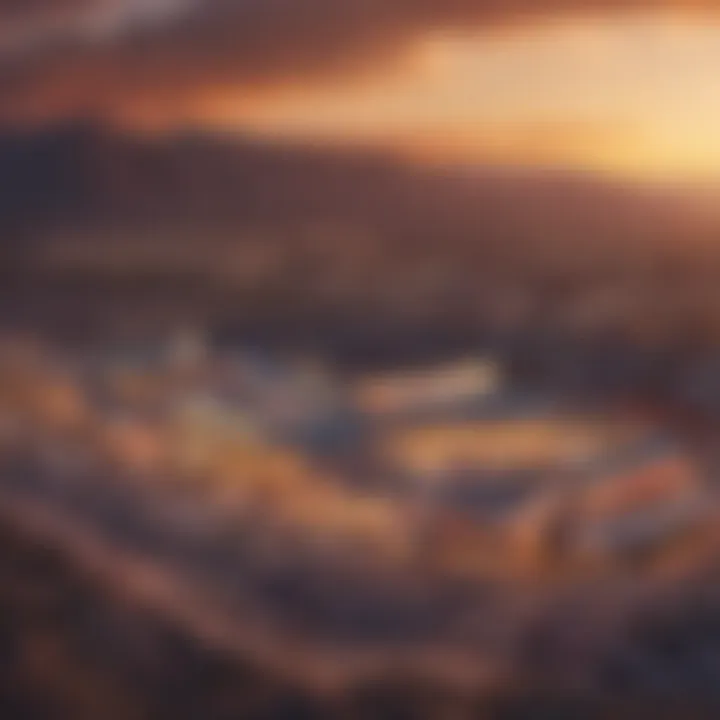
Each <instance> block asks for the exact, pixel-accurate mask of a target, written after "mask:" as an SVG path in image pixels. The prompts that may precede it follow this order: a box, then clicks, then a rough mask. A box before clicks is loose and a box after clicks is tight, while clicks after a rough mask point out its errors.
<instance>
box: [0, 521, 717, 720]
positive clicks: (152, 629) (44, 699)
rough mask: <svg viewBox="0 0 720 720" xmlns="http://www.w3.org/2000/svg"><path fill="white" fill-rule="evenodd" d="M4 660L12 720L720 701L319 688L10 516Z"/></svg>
mask: <svg viewBox="0 0 720 720" xmlns="http://www.w3.org/2000/svg"><path fill="white" fill-rule="evenodd" d="M695 615H696V617H695V619H694V620H697V614H695ZM700 619H701V621H704V622H705V623H707V627H706V629H705V631H702V630H701V629H700V628H697V627H696V628H695V629H694V632H693V629H692V628H690V627H688V628H686V630H687V632H686V633H685V634H684V636H683V635H682V630H683V628H685V625H686V624H688V623H681V627H680V634H679V631H678V628H677V627H676V626H677V625H678V623H677V621H673V622H669V623H668V627H667V628H665V629H664V631H663V632H659V631H657V628H656V629H655V630H656V631H657V632H659V634H658V638H657V641H656V642H655V643H652V642H651V643H650V644H651V645H654V646H657V648H662V647H663V645H668V643H669V644H670V645H673V643H674V646H675V651H677V652H679V650H678V648H680V649H682V648H681V647H680V646H681V645H682V644H683V639H682V638H683V637H684V638H685V642H686V644H687V641H688V640H690V641H692V640H693V638H694V639H695V641H696V643H697V641H698V639H699V636H700V635H702V636H703V639H702V641H700V643H699V645H698V648H696V649H698V650H701V649H702V648H701V647H700V646H703V645H707V643H708V641H709V640H711V639H712V629H713V628H712V626H713V624H716V623H713V622H712V619H711V618H708V617H707V615H705V617H704V618H703V617H700ZM694 620H693V621H690V623H689V624H690V625H693V624H694V625H697V622H695V621H694ZM670 626H672V627H670ZM665 641H667V642H665ZM686 649H687V648H686ZM670 652H673V650H672V649H671V650H670ZM0 662H1V663H2V668H3V671H2V673H1V674H0V717H2V718H3V719H7V720H15V719H18V720H20V719H21V718H22V719H27V720H56V719H57V720H66V719H68V720H84V719H86V718H87V719H88V720H95V719H96V718H97V719H100V718H101V719H102V720H115V719H117V720H126V719H130V718H133V719H134V718H152V719H153V720H155V719H157V720H161V719H163V718H176V719H180V718H187V719H188V720H189V719H202V720H215V719H220V718H228V719H229V718H288V719H290V718H292V719H293V720H294V719H296V718H298V719H299V718H335V717H339V718H466V717H478V718H485V717H487V718H577V717H583V718H584V717H593V718H594V717H603V718H604V717H612V718H617V717H654V718H656V717H667V718H674V717H678V718H680V717H683V718H685V717H708V718H710V717H717V716H718V715H717V712H719V711H720V704H717V703H715V702H710V701H708V700H707V699H705V700H703V701H701V700H699V699H698V698H699V697H702V696H703V695H705V693H701V694H699V695H695V694H694V693H692V694H690V693H688V692H686V691H685V692H682V693H674V692H672V690H671V689H670V687H669V686H668V687H667V688H665V689H660V688H656V689H655V690H654V691H653V692H650V693H648V692H647V691H645V692H636V691H635V689H634V688H632V687H630V688H625V689H624V690H623V691H622V693H620V692H610V693H606V694H603V695H597V696H592V697H572V698H568V697H556V696H554V695H550V694H547V693H535V694H533V693H528V692H527V691H522V692H521V691H519V690H517V691H507V693H505V694H504V696H503V697H500V696H496V697H491V698H488V697H472V694H465V693H464V694H463V696H462V697H458V696H457V695H456V694H454V693H452V692H450V691H448V690H446V689H443V688H442V687H437V688H432V687H430V686H429V685H428V683H427V682H425V681H424V682H423V683H419V682H413V680H412V679H401V678H383V680H382V681H379V682H377V683H364V684H363V685H362V686H361V687H357V688H353V689H350V690H345V691H343V692H342V693H341V694H337V693H328V692H323V691H321V690H314V691H313V690H310V689H307V688H303V687H300V686H299V685H298V684H296V683H295V682H294V681H292V680H287V679H285V678H283V677H280V676H278V675H276V674H274V673H273V672H272V671H267V670H264V669H263V668H262V667H260V663H256V662H254V661H253V660H252V659H251V658H241V657H235V656H233V655H230V654H228V653H225V652H222V651H218V650H215V649H213V648H211V647H208V646H207V645H206V644H204V643H203V641H202V640H200V639H198V638H197V637H194V636H193V634H192V633H191V632H189V631H188V630H187V628H180V627H177V626H176V625H175V624H174V623H173V622H172V621H170V620H168V619H167V618H164V617H159V616H158V615H157V614H156V613H154V612H152V611H150V610H148V609H147V608H144V607H141V606H136V605H135V604H133V603H131V602H128V601H126V600H120V599H119V598H118V597H117V596H116V594H115V593H113V592H112V591H111V590H109V589H108V588H107V587H105V584H104V582H103V581H102V580H101V579H100V578H99V577H94V576H92V575H90V574H88V573H87V572H85V571H83V570H80V569H78V568H77V567H76V566H75V565H74V563H73V562H71V561H70V560H69V559H68V558H67V557H64V556H63V553H61V552H60V551H58V550H54V549H52V548H50V547H47V546H45V545H44V544H43V543H42V542H41V541H39V540H38V538H37V537H33V536H32V535H29V534H27V533H25V532H24V531H23V530H21V529H20V528H18V527H15V526H13V527H11V526H10V524H8V523H5V524H3V525H2V526H0Z"/></svg>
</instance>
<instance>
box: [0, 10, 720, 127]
mask: <svg viewBox="0 0 720 720" xmlns="http://www.w3.org/2000/svg"><path fill="white" fill-rule="evenodd" d="M637 8H645V9H658V8H667V9H704V10H713V9H720V1H718V0H685V1H683V0H654V1H653V0H548V1H546V2H543V1H542V0H0V48H5V52H4V53H3V54H2V55H0V119H2V120H4V121H6V122H7V121H11V122H12V121H17V122H25V121H42V120H45V119H53V118H63V117H77V116H89V117H100V118H118V117H119V118H124V119H133V118H142V117H153V116H154V115H160V116H162V115H163V114H167V115H172V114H173V113H176V112H177V111H178V110H180V109H182V107H183V106H184V105H186V104H192V103H195V102H197V101H198V100H199V99H201V98H202V97H203V96H205V95H207V94H211V93H213V92H218V91H221V90H223V89H225V88H228V87H233V88H247V89H248V90H249V91H250V90H252V89H253V88H257V87H264V86H267V85H275V84H280V83H292V82H297V81H298V80H302V79H304V78H306V77H307V76H310V75H317V74H323V73H324V74H328V73H341V72H346V71H348V70H351V69H353V68H357V67H359V66H363V65H365V64H367V63H368V62H373V61H374V62H378V60H380V59H384V58H387V57H389V56H391V55H392V54H394V53H397V52H398V51H399V50H400V49H402V48H403V47H405V46H406V45H407V43H408V42H410V41H411V40H412V39H413V38H415V37H417V36H418V35H421V34H422V33H424V32H426V31H428V30H430V29H448V30H452V29H457V28H465V27H470V26H479V27H482V26H485V25H490V24H494V23H495V24H496V23H503V22H518V21H523V20H528V21H535V20H541V19H543V18H545V17H554V16H557V15H558V14H564V13H578V12H591V11H592V12H597V11H610V10H627V9H637Z"/></svg>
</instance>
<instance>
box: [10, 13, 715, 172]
mask: <svg viewBox="0 0 720 720" xmlns="http://www.w3.org/2000/svg"><path fill="white" fill-rule="evenodd" d="M718 70H720V2H714V1H712V0H685V1H683V0H655V1H653V0H625V1H621V0H0V123H3V124H5V125H8V126H17V125H26V124H27V123H36V124H42V125H47V124H50V125H52V124H54V123H58V122H63V121H67V120H72V119H77V118H82V119H87V118H90V119H93V120H97V121H100V122H106V123H109V124H113V125H119V126H122V127H124V128H129V129H134V130H142V131H147V130H152V131H155V132H157V131H160V132H164V131H167V130H174V129H176V128H178V127H185V126H188V125H192V126H199V127H201V128H207V129H210V130H213V129H222V130H225V131H227V130H230V131H237V132H239V133H245V134H247V133H256V134H260V135H262V136H263V137H269V138H271V139H272V138H281V139H283V140H286V139H288V138H289V139H292V140H299V141H312V142H313V143H318V142H330V143H337V144H340V145H346V144H361V145H372V146H380V147H383V148H389V149H391V150H393V151H396V152H400V153H402V154H405V155H407V156H409V157H412V158H416V159H418V160H419V161H421V162H432V163H437V162H440V163H469V164H476V163H479V164H487V163H492V164H498V165H509V166H533V167H535V166H540V167H548V166H549V167H554V166H561V167H569V168H572V169H579V170H583V171H587V172H591V173H598V174H603V175H611V176H615V177H622V178H625V179H628V178H629V179H633V180H638V181H643V182H649V181H657V180H661V181H670V182H674V181H695V180H698V181H714V180H718V181H720V82H718V79H717V78H718Z"/></svg>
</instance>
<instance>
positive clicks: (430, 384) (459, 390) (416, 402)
mask: <svg viewBox="0 0 720 720" xmlns="http://www.w3.org/2000/svg"><path fill="white" fill-rule="evenodd" d="M502 384H503V378H502V372H501V369H500V367H499V366H498V365H497V363H495V362H493V361H491V360H468V361H464V362H458V363H453V364H448V365H443V366H440V367H435V368H429V369H422V370H410V371H403V372H400V373H390V374H387V375H381V376H373V377H369V378H363V379H361V380H359V381H358V382H357V383H356V385H355V386H354V388H353V389H352V392H351V396H352V402H353V404H354V406H355V407H356V408H357V409H358V410H359V411H360V412H362V413H366V414H368V415H379V416H389V415H395V414H402V413H406V412H412V411H415V410H419V409H423V408H428V407H430V408H433V407H442V406H446V405H453V404H456V403H462V402H467V401H470V400H472V399H477V398H480V397H485V396H488V395H492V394H494V393H497V392H498V391H499V390H500V389H501V387H502Z"/></svg>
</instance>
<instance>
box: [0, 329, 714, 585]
mask: <svg viewBox="0 0 720 720" xmlns="http://www.w3.org/2000/svg"><path fill="white" fill-rule="evenodd" d="M0 364H2V370H3V372H2V378H3V380H2V381H0V441H2V443H0V444H2V447H3V448H4V449H5V450H7V449H8V448H10V449H11V448H12V446H13V443H18V442H19V439H18V438H19V437H20V435H18V433H17V427H20V426H23V423H24V427H25V439H26V440H27V435H28V428H30V429H31V432H30V434H31V435H32V436H33V441H34V442H35V446H36V449H37V455H38V457H39V458H40V457H42V458H43V462H45V463H46V464H47V466H48V468H49V470H48V471H50V470H52V468H56V469H57V468H60V467H62V468H63V469H64V472H65V473H66V474H72V472H74V470H73V468H77V467H80V466H81V465H82V463H83V462H86V463H92V462H95V463H96V464H97V463H100V465H101V464H102V463H107V464H109V465H112V466H113V467H120V468H122V469H123V471H124V472H125V473H126V474H127V475H128V476H129V477H136V478H142V479H143V481H145V482H147V481H151V482H152V481H154V480H157V481H158V482H159V481H160V479H162V480H163V481H164V482H167V483H169V484H170V485H173V482H172V481H173V479H174V481H176V482H175V487H178V486H179V485H180V484H183V483H184V484H185V485H187V483H188V482H195V483H196V484H200V485H202V487H203V488H205V489H206V491H207V495H208V499H209V501H210V500H214V501H215V502H220V503H223V504H226V505H228V506H232V507H237V508H239V509H242V508H244V509H245V511H248V512H251V513H252V512H255V513H258V512H262V513H265V514H266V515H267V516H268V517H270V516H273V517H282V518H283V522H285V523H286V524H289V525H294V526H296V527H297V528H299V529H300V530H301V531H302V533H305V534H318V533H322V532H326V533H329V534H330V536H331V537H335V538H340V537H342V536H343V535H344V534H347V533H351V534H353V535H354V536H355V537H363V536H365V537H372V538H373V540H374V541H376V542H377V543H378V544H380V545H383V547H385V548H389V547H392V548H393V553H394V554H395V555H398V554H399V555H401V556H402V557H404V558H405V559H406V560H410V559H413V558H414V560H415V561H418V562H421V563H423V564H425V565H427V564H438V565H439V566H440V567H442V568H444V569H448V568H452V569H454V570H458V571H462V572H467V573H471V574H473V573H475V574H476V573H483V572H488V571H493V572H508V571H516V570H518V571H521V572H526V571H527V570H528V569H538V568H542V569H546V568H548V567H562V568H568V567H570V566H576V565H579V566H584V565H586V564H587V563H603V562H604V563H617V562H620V561H625V560H627V559H631V558H638V557H647V556H651V555H653V553H656V552H658V551H660V550H662V548H663V547H665V546H667V544H668V543H672V542H673V541H674V540H675V539H677V538H679V537H680V536H686V535H687V534H688V533H693V532H696V531H697V530H698V529H699V528H702V527H703V526H704V525H705V524H706V522H707V521H708V520H710V519H711V517H712V515H713V512H714V507H715V502H714V496H713V490H712V485H711V483H710V482H709V479H708V478H707V477H706V476H705V473H704V472H703V471H701V470H700V469H699V468H698V466H697V465H696V464H695V462H694V459H693V457H692V454H691V453H690V452H689V451H688V450H687V449H686V448H685V447H684V446H682V445H681V444H679V443H678V442H676V441H675V440H674V439H673V438H672V437H668V436H665V435H663V434H662V433H660V432H659V431H658V429H657V428H656V427H653V426H652V424H650V423H647V422H639V421H633V420H631V419H629V418H626V417H622V416H618V415H615V414H610V413H606V414H605V415H604V416H603V415H599V414H597V413H596V414H591V413H588V412H581V411H579V410H578V409H577V408H573V409H569V408H567V407H564V408H563V407H562V406H561V405H560V404H559V403H558V402H557V401H552V402H551V401H549V400H547V399H544V398H529V397H528V396H527V395H525V396H518V395H517V394H516V393H515V392H514V391H513V389H512V387H509V385H508V383H507V382H506V381H505V379H504V377H503V372H502V367H500V366H499V364H498V363H496V362H494V361H492V360H488V359H487V358H469V359H464V360H461V361H458V362H457V363H453V364H445V365H440V366H437V367H431V368H426V369H414V370H409V371H403V372H397V373H383V374H368V375H365V376H355V377H344V378H343V377H339V376H336V375H334V374H333V373H331V372H330V371H328V370H327V369H325V368H323V367H322V366H319V365H317V364H315V363H308V362H306V361H299V362H294V363H293V362H280V361H278V360H277V359H275V358H271V357H270V356H268V355H265V354H261V353H258V352H250V351H247V350H243V351H236V352H231V351H224V352H219V351H216V350H213V349H212V348H210V347H208V345H207V344H206V343H204V342H202V340H201V339H199V338H197V337H195V336H194V335H192V334H183V335H181V336H180V337H177V338H173V339H172V340H171V341H170V342H168V343H160V344H152V345H149V346H147V347H140V348H130V349H128V348H127V347H124V348H120V349H118V348H110V349H107V348H105V349H103V350H102V352H100V351H98V352H83V353H77V354H76V355H75V356H72V355H70V354H62V353H59V352H57V354H53V351H52V350H51V349H50V348H38V347H22V346H18V345H17V344H16V345H11V344H5V345H3V346H2V347H0ZM13 433H15V434H13ZM89 449H90V450H91V452H90V451H89ZM358 468H360V469H361V470H360V471H359V472H358ZM300 530H299V531H300Z"/></svg>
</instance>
